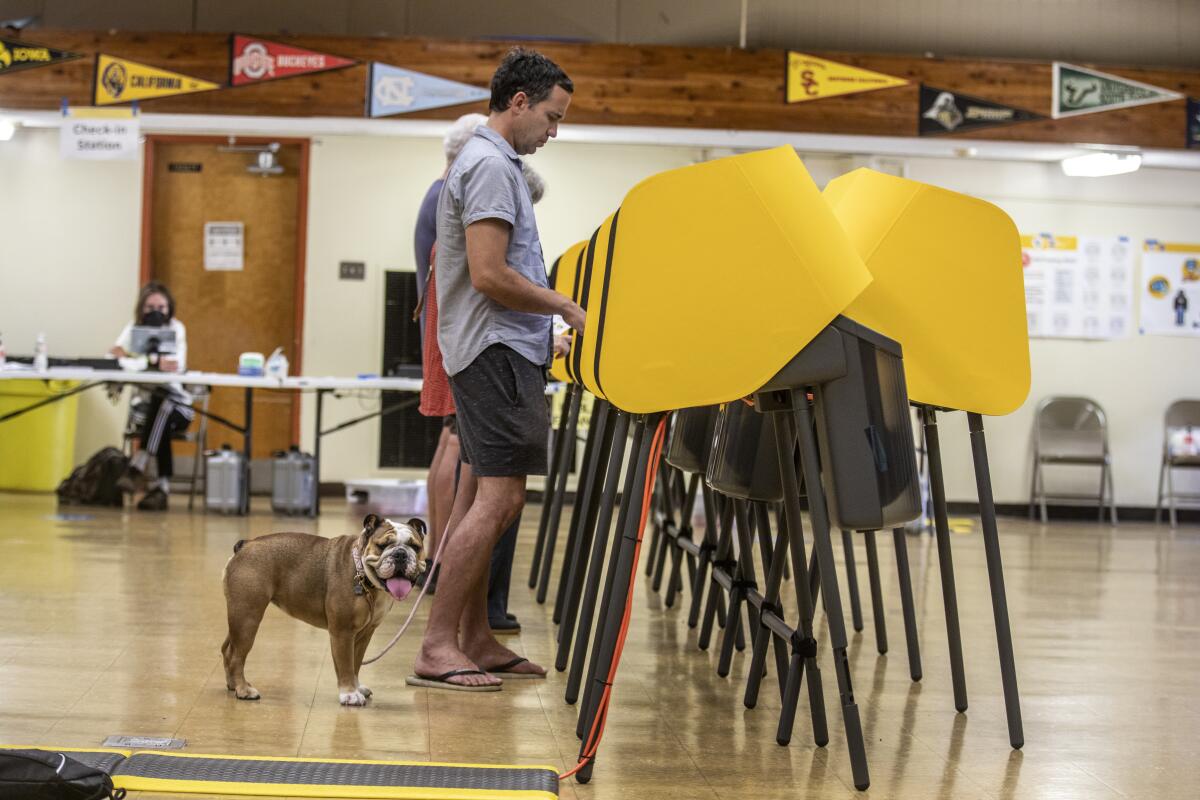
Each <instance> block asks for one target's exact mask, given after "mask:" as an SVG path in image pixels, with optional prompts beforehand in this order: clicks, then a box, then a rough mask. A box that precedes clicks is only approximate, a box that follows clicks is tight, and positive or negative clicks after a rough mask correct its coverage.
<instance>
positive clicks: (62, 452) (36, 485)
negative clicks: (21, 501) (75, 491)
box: [0, 380, 79, 492]
mask: <svg viewBox="0 0 1200 800" xmlns="http://www.w3.org/2000/svg"><path fill="white" fill-rule="evenodd" d="M78 385H79V382H78V381H43V380H11V381H9V380H6V381H0V417H2V416H4V415H5V414H8V413H10V412H12V411H19V410H20V409H22V408H26V407H27V406H31V405H33V404H34V403H37V402H39V401H41V400H45V399H47V398H49V397H53V396H55V395H59V394H62V393H63V392H66V391H70V390H71V389H74V388H75V387H76V386H78ZM78 405H79V395H72V396H71V397H68V398H65V399H63V400H59V401H58V402H55V403H48V404H47V405H44V406H42V407H41V408H39V409H36V410H34V411H30V412H29V413H27V414H22V415H21V416H19V417H16V418H15V419H10V420H8V421H6V422H0V490H11V489H17V490H21V491H28V492H51V491H54V489H55V488H57V487H58V484H59V482H60V481H62V479H63V478H65V477H67V476H68V475H70V474H71V469H72V467H73V466H74V464H73V462H74V460H75V412H76V409H77V408H78Z"/></svg>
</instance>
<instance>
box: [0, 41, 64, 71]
mask: <svg viewBox="0 0 1200 800" xmlns="http://www.w3.org/2000/svg"><path fill="white" fill-rule="evenodd" d="M82 55H83V54H82V53H68V52H67V51H66V50H55V49H54V48H53V47H43V46H42V45H40V44H33V43H32V42H22V41H19V40H16V39H4V38H0V75H7V74H8V73H10V72H16V71H17V70H22V69H32V68H33V67H48V66H50V65H51V64H57V63H59V62H61V61H70V60H71V59H74V58H81V57H82Z"/></svg>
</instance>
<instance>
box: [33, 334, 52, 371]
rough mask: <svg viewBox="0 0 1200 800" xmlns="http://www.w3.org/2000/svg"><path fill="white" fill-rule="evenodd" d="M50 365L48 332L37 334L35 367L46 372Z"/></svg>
mask: <svg viewBox="0 0 1200 800" xmlns="http://www.w3.org/2000/svg"><path fill="white" fill-rule="evenodd" d="M49 367H50V356H49V355H48V354H47V351H46V334H44V333H39V334H38V335H37V343H36V344H34V346H33V368H34V369H36V370H37V371H38V372H45V371H46V370H47V369H49Z"/></svg>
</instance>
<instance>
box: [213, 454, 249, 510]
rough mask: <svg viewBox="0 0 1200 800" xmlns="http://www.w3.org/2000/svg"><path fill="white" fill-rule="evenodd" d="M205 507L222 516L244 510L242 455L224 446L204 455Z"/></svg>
mask: <svg viewBox="0 0 1200 800" xmlns="http://www.w3.org/2000/svg"><path fill="white" fill-rule="evenodd" d="M204 459H205V469H206V471H207V474H206V477H205V481H204V507H205V508H206V509H208V510H209V511H218V512H220V513H222V514H237V513H239V512H240V511H241V508H242V480H243V476H244V475H245V470H244V469H243V458H242V454H241V453H240V452H239V451H237V450H234V449H232V448H230V446H229V445H224V446H222V447H221V449H220V450H210V451H208V452H207V453H205V454H204Z"/></svg>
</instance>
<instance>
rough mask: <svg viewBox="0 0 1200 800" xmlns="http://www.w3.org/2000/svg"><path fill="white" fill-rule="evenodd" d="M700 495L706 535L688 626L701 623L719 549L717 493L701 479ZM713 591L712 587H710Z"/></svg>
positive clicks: (699, 557) (698, 557)
mask: <svg viewBox="0 0 1200 800" xmlns="http://www.w3.org/2000/svg"><path fill="white" fill-rule="evenodd" d="M700 497H701V499H702V502H703V503H704V537H703V539H702V540H701V542H700V554H699V555H698V556H697V557H696V575H695V577H694V578H693V579H692V605H691V607H690V608H689V609H688V627H689V628H695V627H696V626H697V625H698V624H699V623H700V608H701V604H702V603H703V601H704V587H705V586H707V585H708V577H709V565H710V564H712V560H713V555H714V554H715V553H716V550H717V510H716V503H717V501H716V493H714V492H713V490H712V489H711V488H709V486H708V484H707V483H706V482H705V481H704V480H701V481H700ZM710 591H711V589H710Z"/></svg>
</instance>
